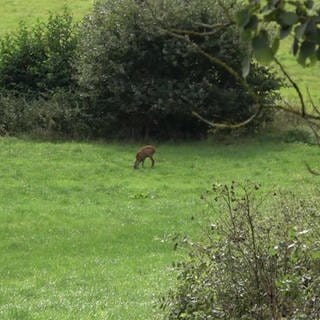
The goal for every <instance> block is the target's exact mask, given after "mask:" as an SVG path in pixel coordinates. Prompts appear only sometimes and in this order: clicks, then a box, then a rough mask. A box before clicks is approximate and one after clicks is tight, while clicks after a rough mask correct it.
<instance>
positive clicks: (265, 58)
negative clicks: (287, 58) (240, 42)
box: [252, 29, 273, 64]
mask: <svg viewBox="0 0 320 320" xmlns="http://www.w3.org/2000/svg"><path fill="white" fill-rule="evenodd" d="M252 48H253V52H254V55H255V57H256V59H257V60H258V61H259V62H261V63H265V64H268V63H270V62H271V61H272V60H273V51H272V49H271V48H270V46H269V35H268V32H267V31H266V30H264V29H262V30H261V31H260V33H259V34H258V35H257V36H255V37H254V38H253V39H252Z"/></svg>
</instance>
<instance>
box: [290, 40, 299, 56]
mask: <svg viewBox="0 0 320 320" xmlns="http://www.w3.org/2000/svg"><path fill="white" fill-rule="evenodd" d="M298 50H299V41H298V39H297V38H294V40H293V43H292V53H293V55H294V56H295V55H296V54H297V52H298Z"/></svg>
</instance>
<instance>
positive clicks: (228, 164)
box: [0, 0, 320, 320]
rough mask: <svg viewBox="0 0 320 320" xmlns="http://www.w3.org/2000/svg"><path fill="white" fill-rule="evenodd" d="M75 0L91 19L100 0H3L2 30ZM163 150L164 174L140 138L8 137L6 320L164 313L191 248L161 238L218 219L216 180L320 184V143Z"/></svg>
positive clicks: (2, 267)
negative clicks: (209, 198)
mask: <svg viewBox="0 0 320 320" xmlns="http://www.w3.org/2000/svg"><path fill="white" fill-rule="evenodd" d="M64 4H67V5H68V6H69V7H70V8H71V10H72V12H73V13H74V15H75V17H76V18H77V19H78V20H80V19H81V17H82V16H83V15H84V14H85V13H86V12H87V11H88V10H89V8H90V7H91V5H92V1H90V0H89V1H88V0H87V1H81V0H73V1H71V0H69V1H58V0H57V1H51V2H49V1H39V0H38V1H36V0H29V1H26V0H19V1H18V0H11V1H10V0H6V1H2V3H1V11H0V34H4V33H5V32H7V31H11V30H14V29H15V28H16V26H17V25H18V21H19V20H21V19H22V20H25V21H26V22H27V23H28V24H32V23H33V22H35V21H36V20H37V19H38V18H45V17H46V16H47V15H48V12H49V11H56V10H60V9H61V8H62V7H63V5H64ZM288 51H289V46H288V45H285V46H284V47H283V48H282V49H281V51H280V56H281V58H282V60H283V61H284V63H285V67H286V68H287V69H288V71H289V72H290V73H291V74H293V76H294V78H295V80H299V81H300V84H301V86H302V88H303V89H304V88H305V86H306V85H308V86H309V87H310V89H311V91H312V92H313V93H314V97H315V102H317V103H318V102H319V101H320V94H319V93H318V88H317V87H318V76H317V73H318V71H319V70H318V69H319V67H318V66H316V67H314V68H313V69H310V70H309V69H303V68H302V67H300V66H298V65H297V64H296V62H295V61H294V58H293V57H291V55H290V54H288ZM282 93H283V94H284V95H285V96H286V98H287V99H289V100H291V101H296V97H295V96H294V95H293V91H292V90H291V89H284V90H282ZM157 147H158V151H157V153H156V161H157V162H156V168H155V169H150V168H149V167H148V165H149V163H146V168H144V169H139V170H133V169H132V164H133V160H134V154H135V152H136V150H137V148H138V145H136V144H135V145H134V144H121V143H109V144H108V143H102V142H101V143H98V142H97V143H84V142H55V143H54V142H51V143H50V142H41V141H31V140H23V139H16V138H0V159H1V162H0V178H1V180H0V181H1V190H0V319H1V320H9V319H10V320H13V319H15V320H24V319H27V320H29V319H30V320H31V319H32V320H34V319H42V320H47V319H59V320H60V319H61V320H63V319H65V320H67V319H68V320H69V319H75V320H79V319H81V320H82V319H88V320H89V319H90V320H91V319H107V320H114V319H116V320H148V319H156V318H157V313H158V310H155V309H154V307H153V306H154V303H155V301H156V298H157V297H158V296H159V295H160V294H161V293H163V292H165V291H166V290H167V288H168V287H169V286H170V285H172V274H171V268H170V265H171V262H172V261H174V260H176V259H177V258H178V257H179V255H180V254H182V253H180V252H179V251H178V252H176V251H174V250H173V248H172V244H170V243H167V242H164V241H162V240H161V239H165V238H166V237H167V236H168V235H169V234H171V233H182V234H185V233H187V234H189V235H193V236H194V237H199V236H200V235H201V231H202V230H203V228H204V226H205V225H206V224H207V222H208V219H210V217H208V216H207V214H206V210H205V204H204V203H203V202H202V201H201V199H200V195H201V193H202V192H204V191H205V190H207V189H210V187H211V185H212V183H214V182H221V183H229V182H231V181H232V180H237V181H244V180H246V179H250V180H253V181H255V182H260V183H262V185H263V187H264V188H265V189H266V190H269V189H270V188H272V187H273V186H280V187H281V188H285V189H290V190H294V191H295V192H296V193H297V194H299V193H300V192H301V193H302V192H305V193H312V192H318V191H319V190H316V188H317V184H318V183H319V177H313V176H311V175H309V174H308V172H307V171H306V169H305V167H304V161H308V162H309V164H310V165H311V166H315V167H319V148H318V147H316V146H309V145H306V144H303V143H292V144H288V143H283V142H281V141H279V140H276V139H270V140H266V139H264V140H260V139H259V138H256V139H255V140H244V141H237V142H233V143H231V144H230V143H229V144H217V143H214V142H206V143H204V142H203V143H183V144H173V143H172V144H170V143H167V144H160V145H158V146H157ZM211 219H214V217H211Z"/></svg>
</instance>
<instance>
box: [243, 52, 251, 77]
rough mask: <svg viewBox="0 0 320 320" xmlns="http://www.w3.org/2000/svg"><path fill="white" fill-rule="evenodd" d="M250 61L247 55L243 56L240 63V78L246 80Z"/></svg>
mask: <svg viewBox="0 0 320 320" xmlns="http://www.w3.org/2000/svg"><path fill="white" fill-rule="evenodd" d="M250 60H251V57H250V56H249V55H247V56H245V57H244V58H243V60H242V62H241V67H242V76H243V77H244V78H246V77H247V76H248V74H249V73H250Z"/></svg>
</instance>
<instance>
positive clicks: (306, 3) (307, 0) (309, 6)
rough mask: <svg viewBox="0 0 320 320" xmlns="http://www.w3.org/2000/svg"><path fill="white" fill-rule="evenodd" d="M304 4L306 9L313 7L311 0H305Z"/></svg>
mask: <svg viewBox="0 0 320 320" xmlns="http://www.w3.org/2000/svg"><path fill="white" fill-rule="evenodd" d="M304 5H305V6H306V8H307V9H309V10H310V9H312V8H313V6H314V2H313V0H306V1H305V2H304Z"/></svg>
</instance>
